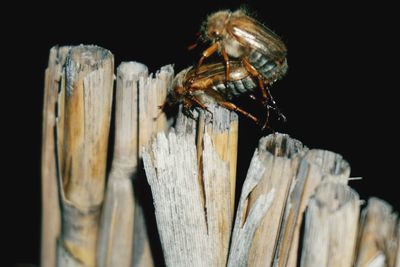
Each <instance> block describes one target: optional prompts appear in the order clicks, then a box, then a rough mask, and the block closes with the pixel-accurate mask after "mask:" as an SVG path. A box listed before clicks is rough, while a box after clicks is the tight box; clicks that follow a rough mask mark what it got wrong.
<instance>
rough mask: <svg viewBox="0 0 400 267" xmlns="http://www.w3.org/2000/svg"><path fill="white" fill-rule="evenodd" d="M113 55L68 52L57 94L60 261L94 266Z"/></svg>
mask: <svg viewBox="0 0 400 267" xmlns="http://www.w3.org/2000/svg"><path fill="white" fill-rule="evenodd" d="M113 69H114V59H113V55H112V54H111V53H110V52H109V51H108V50H105V49H103V48H100V47H97V46H83V45H81V46H77V47H73V48H71V50H70V51H69V53H68V56H67V59H66V64H65V68H64V77H63V78H64V79H63V82H65V86H62V88H61V91H60V95H59V99H58V108H59V110H58V121H57V142H58V144H57V151H58V167H59V175H60V179H61V184H62V186H61V188H60V191H61V194H60V195H61V204H62V211H63V212H62V235H61V237H60V241H59V257H58V265H59V266H95V259H96V257H95V255H96V242H97V233H98V223H99V215H100V208H101V204H102V201H103V196H104V184H105V170H106V157H107V146H108V133H109V127H110V115H111V103H112V93H113V90H112V89H113V79H114V75H113Z"/></svg>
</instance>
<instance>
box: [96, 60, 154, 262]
mask: <svg viewBox="0 0 400 267" xmlns="http://www.w3.org/2000/svg"><path fill="white" fill-rule="evenodd" d="M141 77H147V67H146V66H144V65H143V64H140V63H137V62H126V63H122V64H121V65H120V66H119V67H118V69H117V88H116V100H115V105H116V107H115V143H114V153H113V161H112V167H111V171H110V174H109V178H108V183H107V191H106V196H105V201H104V206H103V210H102V215H101V221H100V231H99V242H98V246H97V266H99V267H105V266H120V267H124V266H125V267H128V266H131V265H132V253H133V229H134V208H135V201H134V193H133V188H132V180H131V179H132V178H133V176H134V175H137V168H138V158H139V157H138V112H137V111H138V81H139V79H140V78H141Z"/></svg>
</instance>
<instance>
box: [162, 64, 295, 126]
mask: <svg viewBox="0 0 400 267" xmlns="http://www.w3.org/2000/svg"><path fill="white" fill-rule="evenodd" d="M230 67H231V68H230V72H229V79H228V81H227V80H226V76H225V75H226V72H225V65H224V64H223V63H213V64H204V65H202V66H200V67H199V68H198V69H196V68H193V67H189V68H186V69H184V70H182V71H181V72H179V73H178V74H177V75H176V77H175V79H174V81H173V86H172V90H171V91H170V92H169V95H168V100H167V101H168V104H176V103H182V104H183V113H184V114H186V115H188V116H190V117H193V116H192V113H191V110H192V109H193V108H194V107H199V108H201V109H204V110H208V109H207V107H206V104H207V103H213V102H216V103H217V104H219V105H220V106H222V107H224V108H226V109H229V110H233V111H235V112H238V113H240V114H242V115H244V116H246V117H248V118H249V119H251V120H252V121H254V122H255V123H256V124H258V125H262V127H263V128H265V127H267V122H268V115H269V110H270V109H274V110H276V111H277V112H278V114H279V115H280V117H281V118H283V119H285V117H284V116H283V115H282V114H281V113H280V112H279V109H278V108H277V106H276V103H275V101H274V100H273V98H272V95H271V94H270V93H269V91H268V88H267V94H268V103H263V104H264V106H265V107H266V108H267V117H266V120H265V123H263V124H261V123H260V120H259V119H258V118H256V117H255V116H254V115H252V114H250V113H249V112H247V111H245V110H243V109H241V108H240V107H238V106H236V105H235V104H234V103H232V102H231V100H232V99H233V98H234V97H238V96H240V95H242V94H245V93H249V95H250V96H252V98H254V99H256V97H254V95H253V92H254V90H255V89H256V88H257V87H258V82H257V78H256V77H254V76H253V75H251V73H250V72H249V71H248V70H247V68H246V67H245V66H244V65H243V63H242V61H239V60H233V61H231V62H230ZM286 68H287V65H286V61H284V62H283V63H282V64H280V65H277V66H274V67H271V68H269V71H268V72H267V71H266V72H265V74H264V75H265V77H268V80H267V78H263V82H264V81H266V83H268V84H272V83H274V82H275V81H276V80H278V79H280V78H281V77H282V74H283V73H285V72H286ZM263 77H264V76H263Z"/></svg>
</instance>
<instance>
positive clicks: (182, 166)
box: [143, 106, 237, 266]
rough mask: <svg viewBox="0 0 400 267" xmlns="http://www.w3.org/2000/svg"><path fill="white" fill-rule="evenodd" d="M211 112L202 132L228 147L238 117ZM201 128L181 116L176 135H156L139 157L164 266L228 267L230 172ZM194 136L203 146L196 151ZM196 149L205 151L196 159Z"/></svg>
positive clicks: (223, 111)
mask: <svg viewBox="0 0 400 267" xmlns="http://www.w3.org/2000/svg"><path fill="white" fill-rule="evenodd" d="M209 110H210V111H211V112H212V113H213V119H212V121H210V120H209V119H206V120H205V121H203V123H204V124H205V129H209V130H211V129H213V130H212V132H213V133H214V134H215V133H218V134H224V135H225V138H223V140H224V142H226V140H229V134H228V132H229V131H230V129H235V127H236V126H235V125H236V124H237V116H234V115H232V114H230V112H228V111H226V110H225V109H222V108H220V107H218V106H210V107H209ZM200 117H202V116H200ZM204 117H206V116H204ZM201 120H202V118H200V121H201ZM199 128H200V129H199V130H198V131H196V122H195V121H194V120H192V119H190V118H187V117H186V116H183V115H182V114H180V116H179V118H178V122H177V126H176V130H172V131H171V132H170V133H169V135H168V137H166V136H165V135H164V134H159V135H158V136H157V138H156V139H155V140H154V142H153V144H152V146H151V148H148V149H147V151H146V152H145V153H144V154H143V161H144V166H145V170H146V174H147V179H148V181H149V184H150V186H151V190H152V195H153V198H154V205H155V212H156V219H157V226H158V230H159V234H160V239H161V244H162V247H163V251H164V256H165V261H166V264H167V266H225V265H226V259H227V253H228V243H229V237H230V232H231V218H232V210H231V185H230V174H229V171H230V166H229V163H228V162H226V161H224V160H222V159H221V157H220V156H219V153H218V152H217V149H216V148H215V147H216V146H217V145H215V144H214V143H213V141H212V137H211V136H210V134H209V130H206V131H204V133H203V132H202V131H203V130H202V127H199ZM199 132H200V133H199ZM196 135H201V136H202V142H201V143H202V146H196ZM196 147H197V148H199V147H203V150H202V153H201V156H200V157H198V152H197V151H196ZM225 149H231V147H230V146H226V145H225ZM224 153H226V154H229V153H227V151H225V152H224ZM235 153H236V152H235ZM198 160H200V161H198ZM199 165H200V172H202V175H201V177H202V179H200V180H199V176H200V174H199ZM199 182H200V183H201V184H202V185H201V186H200V185H199ZM202 188H203V190H202Z"/></svg>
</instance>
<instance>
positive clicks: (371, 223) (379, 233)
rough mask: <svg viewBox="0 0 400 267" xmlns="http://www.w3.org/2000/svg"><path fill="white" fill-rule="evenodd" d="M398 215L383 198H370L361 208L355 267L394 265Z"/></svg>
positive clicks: (389, 266)
mask: <svg viewBox="0 0 400 267" xmlns="http://www.w3.org/2000/svg"><path fill="white" fill-rule="evenodd" d="M397 224H398V215H397V214H396V213H393V211H392V207H391V206H390V205H389V204H388V203H386V202H385V201H383V200H380V199H378V198H370V199H369V200H368V206H367V207H366V208H365V209H364V210H363V212H362V215H361V222H360V228H361V229H360V237H359V241H358V242H359V244H358V255H357V260H356V263H355V266H356V267H371V266H388V267H391V266H393V267H394V266H395V261H396V253H397V249H398V248H397V246H398V238H399V237H398V236H397V231H398V229H397Z"/></svg>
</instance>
